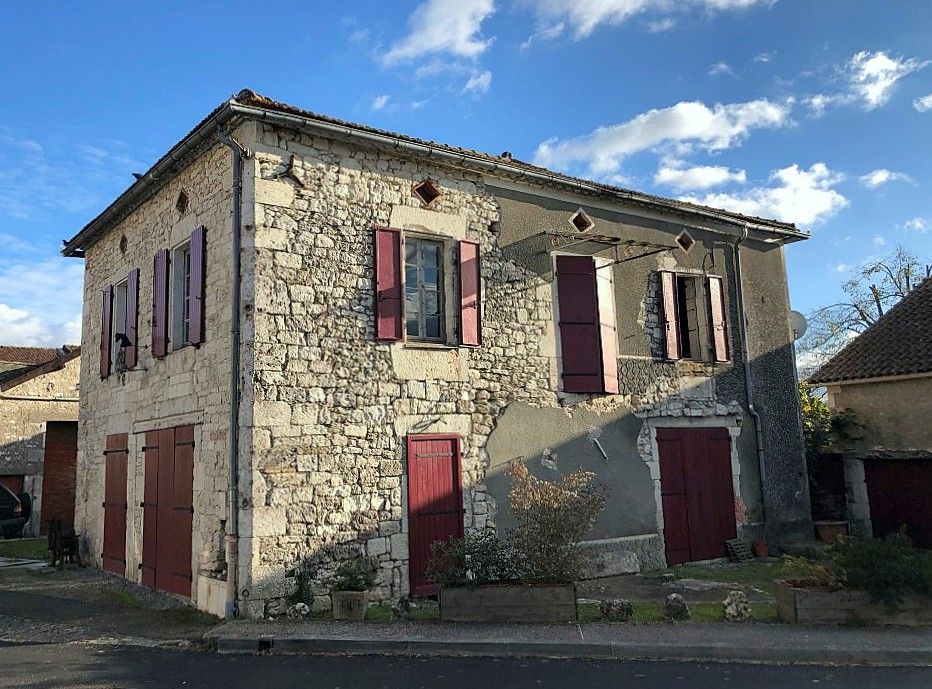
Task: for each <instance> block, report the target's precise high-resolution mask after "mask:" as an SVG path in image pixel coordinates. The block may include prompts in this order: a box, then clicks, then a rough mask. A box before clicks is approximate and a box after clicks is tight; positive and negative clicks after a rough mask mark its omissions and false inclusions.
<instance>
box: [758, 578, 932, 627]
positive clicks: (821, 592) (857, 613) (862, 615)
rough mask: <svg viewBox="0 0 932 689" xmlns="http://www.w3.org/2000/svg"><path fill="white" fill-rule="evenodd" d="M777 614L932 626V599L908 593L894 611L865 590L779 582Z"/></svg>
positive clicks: (789, 618)
mask: <svg viewBox="0 0 932 689" xmlns="http://www.w3.org/2000/svg"><path fill="white" fill-rule="evenodd" d="M776 599H777V617H778V618H779V619H780V621H781V622H796V623H799V624H879V625H906V626H920V625H932V600H929V599H927V598H920V597H919V596H907V597H906V598H905V599H904V601H903V602H902V603H901V604H900V605H899V606H897V609H896V611H895V612H891V611H890V610H888V609H887V608H886V606H884V605H882V604H877V603H873V602H871V599H870V595H869V594H868V593H867V592H866V591H828V590H825V589H807V588H796V587H794V586H790V585H789V584H787V583H786V582H783V581H779V582H777V587H776Z"/></svg>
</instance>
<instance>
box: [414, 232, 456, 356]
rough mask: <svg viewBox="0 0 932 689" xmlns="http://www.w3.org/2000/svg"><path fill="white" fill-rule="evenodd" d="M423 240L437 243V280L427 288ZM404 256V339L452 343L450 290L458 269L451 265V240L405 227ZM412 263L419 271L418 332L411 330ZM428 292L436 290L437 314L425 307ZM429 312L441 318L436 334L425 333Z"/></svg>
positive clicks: (415, 341) (431, 243) (432, 342)
mask: <svg viewBox="0 0 932 689" xmlns="http://www.w3.org/2000/svg"><path fill="white" fill-rule="evenodd" d="M411 244H415V245H417V247H418V248H417V249H416V253H415V257H416V263H414V264H411V263H409V261H408V247H409V245H411ZM424 244H430V245H434V246H436V248H437V252H436V253H437V257H438V260H437V265H436V270H437V284H436V287H435V288H434V289H426V288H425V287H424V283H423V272H424V264H423V253H422V250H421V247H422V246H423V245H424ZM402 254H403V255H402V257H401V259H402V260H401V263H402V265H401V269H402V312H403V320H404V329H403V334H404V338H405V341H407V342H413V343H428V344H437V345H446V344H449V336H450V331H451V328H450V325H449V323H448V320H449V317H450V308H449V306H450V299H449V294H448V291H449V289H450V288H451V287H452V286H453V283H454V281H455V274H454V273H455V271H452V270H451V268H450V266H449V265H448V264H449V262H450V242H449V240H448V239H447V238H446V237H438V236H435V235H428V234H419V233H415V232H411V231H407V230H406V231H405V235H404V240H403V246H402ZM409 266H410V267H413V268H415V269H416V271H417V273H416V274H417V283H418V284H417V286H416V293H417V304H418V318H417V326H418V327H417V329H418V332H417V334H413V335H412V334H411V333H410V332H409V330H408V324H409V320H410V318H411V314H410V312H409V309H408V293H409V288H410V284H409V281H408V269H409ZM428 292H434V293H436V295H437V311H436V312H435V313H434V314H428V313H426V312H425V310H424V304H425V295H426V294H427V293H428ZM428 316H435V317H436V318H437V322H438V334H437V335H436V336H429V335H427V334H426V323H427V317H428Z"/></svg>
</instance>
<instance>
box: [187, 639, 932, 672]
mask: <svg viewBox="0 0 932 689" xmlns="http://www.w3.org/2000/svg"><path fill="white" fill-rule="evenodd" d="M205 639H206V640H207V642H208V644H209V645H210V647H211V648H212V649H213V650H215V651H216V652H217V653H221V654H254V653H264V654H273V655H275V654H281V655H295V654H298V655H300V654H303V655H333V654H339V655H396V656H432V655H434V656H459V657H464V656H472V657H486V658H490V657H491V658H594V659H615V660H676V661H714V662H725V661H728V662H746V663H774V664H816V665H899V666H929V665H932V651H920V650H914V649H894V648H880V649H877V648H874V649H843V648H812V647H810V648H800V647H797V646H792V647H774V646H769V647H762V646H747V647H734V646H724V645H711V644H707V645H698V644H695V645H687V644H681V645H664V646H658V645H656V644H637V643H587V642H585V641H580V642H579V643H564V642H535V641H523V640H515V641H498V640H496V641H433V640H415V641H411V640H406V641H403V640H391V639H356V638H352V639H350V638H347V639H339V638H294V637H285V638H276V637H274V636H253V637H246V636H243V637H222V636H207V637H205Z"/></svg>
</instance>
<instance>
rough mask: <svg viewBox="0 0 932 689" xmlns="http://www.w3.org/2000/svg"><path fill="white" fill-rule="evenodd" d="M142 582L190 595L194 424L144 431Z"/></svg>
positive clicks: (164, 589)
mask: <svg viewBox="0 0 932 689" xmlns="http://www.w3.org/2000/svg"><path fill="white" fill-rule="evenodd" d="M145 451H146V453H145V454H146V459H145V486H144V498H143V503H142V507H143V511H142V515H143V519H142V583H143V584H145V585H147V586H154V587H156V588H159V589H162V590H163V591H170V592H171V593H178V594H181V595H182V596H188V597H190V596H191V579H192V577H191V532H192V526H193V517H194V501H193V487H194V426H179V427H177V428H166V429H163V430H159V431H149V432H148V433H146V448H145Z"/></svg>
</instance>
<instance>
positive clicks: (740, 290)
mask: <svg viewBox="0 0 932 689" xmlns="http://www.w3.org/2000/svg"><path fill="white" fill-rule="evenodd" d="M747 238H748V228H747V225H745V226H744V227H742V228H741V236H740V237H739V238H738V239H737V241H735V243H734V252H735V284H736V290H735V296H736V297H737V302H738V334H739V336H740V338H741V358H742V359H743V360H744V389H745V395H746V396H747V400H748V413H749V414H750V415H751V418H752V419H754V435H755V436H756V438H757V464H758V467H759V471H760V491H761V515H762V516H763V519H764V529H765V533H766V531H767V530H768V529H767V497H766V493H767V488H766V486H767V483H766V479H765V476H764V437H763V434H762V433H761V419H760V414H758V413H757V409H756V408H755V407H754V380H753V378H752V376H751V353H750V351H749V347H748V333H747V327H746V323H745V313H744V284H743V279H742V275H741V243H742V242H744V241H745V240H747Z"/></svg>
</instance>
